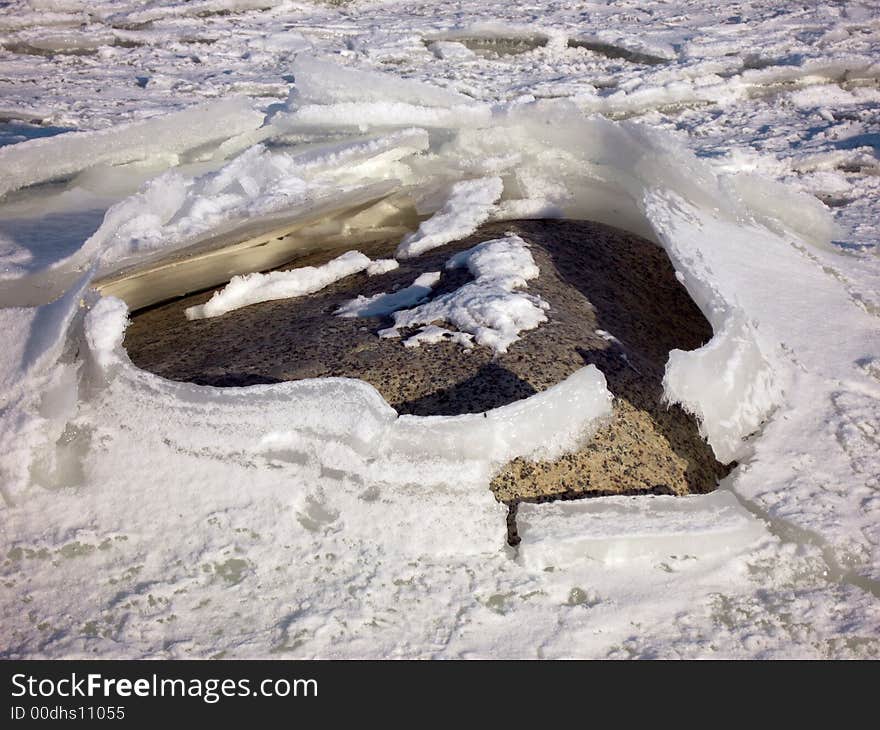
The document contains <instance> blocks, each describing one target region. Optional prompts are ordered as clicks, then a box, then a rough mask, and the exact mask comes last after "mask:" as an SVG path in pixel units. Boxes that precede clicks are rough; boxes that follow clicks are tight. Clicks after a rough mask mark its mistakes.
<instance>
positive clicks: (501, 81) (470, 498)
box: [0, 0, 880, 658]
mask: <svg viewBox="0 0 880 730" xmlns="http://www.w3.org/2000/svg"><path fill="white" fill-rule="evenodd" d="M0 45H2V48H0V144H2V145H3V146H2V147H0V196H2V197H0V307H2V309H0V321H2V329H3V332H4V335H5V343H4V347H3V349H2V352H0V380H2V386H0V387H2V391H0V392H2V398H3V401H2V406H0V408H2V410H0V479H2V483H0V488H2V513H0V524H2V538H0V540H2V545H0V561H2V562H0V572H2V584H3V591H2V593H0V612H2V613H0V615H2V618H0V626H2V631H0V636H2V644H0V651H2V656H5V657H73V656H88V657H91V656H102V657H111V656H118V657H141V656H147V657H181V658H183V657H209V656H226V657H268V656H277V657H312V656H320V657H334V656H344V657H374V656H385V657H392V656H395V657H396V656H419V657H476V656H483V657H486V656H489V657H558V656H584V657H678V656H681V657H695V656H696V657H711V656H717V657H826V656H833V657H876V656H877V655H878V654H880V478H878V474H880V320H878V317H880V286H878V284H880V235H878V230H877V225H876V221H877V220H878V219H880V174H878V173H880V161H878V154H877V150H878V144H880V114H878V112H880V88H878V79H880V62H878V60H877V59H878V58H880V53H878V51H880V10H878V9H877V8H876V6H875V5H874V4H873V3H869V2H865V3H860V2H837V3H794V2H789V1H787V0H778V1H777V2H772V1H762V2H738V3H729V4H721V3H717V2H709V1H708V0H678V1H676V0H670V1H668V2H661V1H660V0H655V1H654V2H652V1H651V0H648V1H647V2H636V1H635V0H633V1H632V2H629V1H626V0H624V1H621V2H609V3H586V2H534V3H529V4H525V3H521V4H515V3H507V2H480V3H478V2H476V1H475V0H467V1H465V2H459V3H446V4H438V3H434V2H422V3H419V2H360V1H358V0H352V2H290V1H288V0H192V1H191V2H175V1H173V0H154V1H153V2H136V1H135V0H119V1H115V0H103V2H101V1H91V2H85V0H11V1H8V0H0ZM316 211H321V212H322V215H323V214H324V213H327V214H330V213H333V214H336V215H337V218H333V216H332V215H331V216H329V219H330V220H337V219H338V220H341V221H344V223H343V224H340V225H341V228H339V229H338V230H333V231H330V232H331V233H332V234H333V235H335V236H337V238H338V236H339V235H342V234H344V233H345V231H349V230H351V231H354V232H355V233H356V232H357V231H358V230H362V229H368V228H371V227H372V228H375V227H377V226H378V227H380V228H382V227H384V228H387V229H388V230H393V229H396V228H400V227H401V226H403V227H405V228H406V229H407V230H408V231H409V232H408V233H405V234H403V235H401V244H400V247H399V248H398V252H397V255H398V256H399V257H417V256H418V255H419V254H420V253H421V252H423V251H425V250H428V249H429V248H431V247H433V246H437V245H442V244H443V243H445V242H447V241H449V240H453V239H455V238H458V237H461V236H463V235H467V234H468V233H470V232H472V231H473V230H474V229H475V228H476V227H478V226H479V225H480V224H481V223H483V222H485V221H487V220H503V219H510V218H517V217H548V216H564V217H579V218H588V219H593V220H599V221H602V222H606V223H610V224H612V225H617V226H619V227H623V228H627V229H629V230H632V231H634V232H637V233H640V234H642V235H646V236H648V237H650V238H652V239H653V240H655V241H657V242H658V243H659V244H660V245H662V246H663V247H664V248H665V249H666V251H667V252H668V254H669V256H670V258H671V260H672V262H673V264H674V266H675V268H676V271H677V274H678V276H679V279H680V280H681V281H682V283H683V284H684V285H685V287H686V288H687V289H688V291H689V293H690V294H691V296H692V297H693V299H694V301H695V302H696V303H697V304H698V305H699V306H700V308H701V309H702V311H703V312H704V314H705V315H706V317H707V319H708V320H709V321H710V323H711V324H712V327H713V330H714V332H715V336H714V337H713V339H712V340H711V341H710V342H709V343H707V344H706V345H705V346H704V347H702V348H701V349H700V350H697V351H694V352H681V351H673V352H672V353H670V358H669V363H668V366H667V372H666V379H665V381H664V386H665V392H666V396H667V398H668V399H669V400H670V401H675V402H679V403H681V404H683V405H684V406H685V407H686V408H687V409H689V410H690V411H691V412H693V413H694V414H695V415H696V416H697V417H698V418H699V419H700V421H701V427H702V431H703V433H704V435H705V436H706V438H707V439H708V440H709V443H710V444H711V445H712V447H713V449H714V450H715V453H716V455H717V456H718V458H719V459H721V460H723V461H731V460H736V461H738V462H739V466H738V467H737V468H736V469H735V470H734V471H733V472H732V473H731V475H730V476H729V477H728V478H727V479H725V481H724V483H723V484H722V485H721V489H720V490H719V491H717V492H715V493H714V494H711V495H706V496H700V497H688V498H677V499H676V498H671V497H640V498H631V497H618V498H605V499H597V500H590V501H586V502H569V503H556V504H552V505H523V506H521V507H520V514H519V531H520V535H521V536H522V539H523V540H522V543H521V544H520V546H519V547H518V548H517V549H513V548H510V547H508V546H506V545H505V539H504V538H505V532H504V517H505V510H504V509H503V508H502V507H501V506H500V505H498V504H497V503H496V502H495V501H494V499H493V498H492V496H491V494H490V492H489V491H488V482H489V479H490V476H491V474H492V471H493V469H495V468H496V467H497V466H498V465H499V464H501V463H503V462H504V461H506V460H508V459H510V458H513V457H515V456H531V457H536V458H541V457H554V456H557V455H558V454H560V453H562V452H563V451H565V450H566V449H571V448H573V447H575V446H576V445H577V444H579V443H581V442H582V441H583V439H585V438H588V437H589V434H590V432H591V430H592V429H594V428H595V427H596V426H597V424H599V423H601V421H602V419H603V418H604V417H605V416H607V414H608V411H609V408H610V398H611V397H612V396H613V394H611V393H609V392H608V388H607V385H606V382H605V379H604V377H603V375H602V374H601V373H600V372H599V371H598V370H597V369H596V368H595V367H592V366H591V367H588V368H584V369H583V370H581V371H579V372H577V373H575V374H574V375H572V376H571V377H570V378H569V379H568V380H566V381H564V382H563V383H560V384H558V385H557V386H554V387H553V388H551V389H549V390H547V391H545V392H544V393H540V394H538V395H535V396H532V397H531V398H528V399H526V400H523V401H520V402H518V403H513V404H511V405H509V406H505V407H503V408H499V409H496V410H494V411H489V412H487V413H486V414H485V417H484V416H483V415H482V414H474V415H468V416H460V417H434V418H419V417H413V416H400V417H398V415H397V414H396V413H395V412H394V411H393V410H392V409H391V408H390V407H389V406H388V404H387V403H386V402H385V401H384V400H383V399H382V397H381V396H380V395H379V394H378V393H377V392H376V391H375V390H374V389H373V388H372V387H371V386H369V385H367V384H365V383H363V382H360V381H355V380H346V379H325V380H307V381H300V382H296V383H281V384H277V385H266V386H251V387H247V388H227V389H220V388H212V387H203V386H196V385H191V384H182V383H173V382H169V381H164V380H162V379H161V378H158V377H157V376H154V375H152V374H149V373H145V372H143V371H140V370H138V369H137V368H135V367H134V366H133V365H132V364H131V362H130V361H129V360H128V358H127V357H126V355H125V352H124V350H123V348H122V346H121V345H122V338H123V333H124V329H125V324H126V317H127V308H126V306H125V304H124V303H123V302H122V301H120V300H119V299H116V298H112V297H109V296H105V297H102V296H100V295H99V294H98V293H97V292H96V291H95V290H94V289H93V288H92V287H91V284H92V283H95V282H98V283H100V282H107V281H110V280H113V279H114V277H115V278H116V279H118V278H119V277H120V276H122V275H123V274H124V273H125V272H130V271H132V270H137V269H138V267H144V266H159V265H162V264H163V262H167V261H168V260H169V257H170V256H173V255H180V252H181V251H183V250H184V249H187V248H188V247H192V248H190V249H188V250H191V251H196V250H201V249H199V247H200V246H202V247H204V246H205V245H206V241H216V240H218V239H217V238H216V237H217V236H218V235H220V234H223V235H232V234H233V233H235V232H236V231H242V230H245V229H246V227H247V226H252V225H253V224H254V221H257V222H259V221H260V220H263V219H265V220H267V221H276V222H277V221H279V220H282V219H283V220H284V221H286V224H290V223H291V222H294V223H295V222H296V221H298V220H308V219H310V218H309V217H310V216H312V217H314V216H315V214H316ZM413 220H417V221H419V222H420V225H410V223H411V222H412V221H413ZM270 227H271V226H270ZM359 227H360V228H359ZM504 241H505V240H504V239H501V243H502V244H504ZM514 243H515V242H514ZM351 248H352V249H354V248H356V246H352V247H351ZM496 248H497V247H496ZM500 249H503V251H502V250H500ZM500 249H499V251H495V250H494V249H493V250H492V251H491V252H490V253H493V255H495V254H498V255H502V254H503V255H502V258H503V259H505V261H507V259H510V260H511V261H513V260H515V265H514V264H511V265H512V266H513V267H514V268H515V269H517V271H515V272H514V273H517V272H519V273H518V274H517V276H519V277H520V279H521V281H515V282H514V281H513V280H512V279H511V280H508V279H510V277H501V276H500V275H496V276H495V277H494V278H493V272H492V271H489V270H486V271H484V269H485V267H484V266H483V265H482V263H481V262H480V261H477V260H476V258H475V254H474V253H473V252H471V253H470V259H469V260H468V261H466V262H465V261H464V260H462V261H461V262H459V264H460V265H466V266H468V267H469V268H471V269H472V270H473V271H474V275H475V276H476V277H478V278H477V281H475V282H474V284H475V285H477V284H479V283H480V281H481V280H483V288H482V289H481V296H483V295H484V294H485V292H486V291H489V290H490V289H491V288H492V287H497V288H498V289H499V291H500V293H499V294H498V296H499V297H500V298H501V299H502V300H503V298H504V296H507V297H509V298H510V299H516V300H517V301H519V302H525V304H527V305H529V306H531V308H532V309H534V310H535V311H534V312H530V316H531V319H529V320H528V322H527V324H528V326H540V321H541V320H540V317H541V316H544V309H543V307H542V306H539V304H540V303H539V302H537V301H534V299H531V298H529V297H528V295H527V288H526V286H525V285H526V279H528V278H529V277H530V275H531V274H529V276H527V275H525V274H524V273H523V272H524V271H527V270H529V267H528V261H526V258H530V257H529V256H528V253H527V249H524V248H521V247H519V246H518V245H513V244H511V241H510V240H508V241H507V244H506V246H505V245H502V246H501V247H500ZM508 249H509V250H508ZM514 249H515V250H514ZM484 253H485V251H484ZM505 257H507V258H505ZM484 258H486V262H483V263H486V265H487V266H489V265H490V264H492V262H491V261H488V259H489V258H491V257H489V256H484ZM344 263H345V264H346V265H347V264H352V267H353V270H358V271H362V270H364V269H367V270H369V269H368V268H367V267H368V266H370V261H369V260H368V259H366V257H363V256H359V255H358V254H351V255H348V258H347V259H345V260H344ZM507 263H508V264H510V261H507ZM496 264H497V262H496ZM502 264H504V262H501V264H498V265H502ZM492 265H495V264H492ZM504 265H507V264H504ZM388 266H393V264H388V263H382V264H378V268H376V270H377V271H379V270H381V269H382V268H385V267H388ZM342 268H345V266H343V267H342ZM349 268H351V267H349ZM490 268H491V266H490ZM502 268H503V266H502ZM346 271H347V269H346ZM344 273H345V272H342V271H339V272H336V271H334V272H326V271H325V272H323V274H322V272H320V271H318V270H312V271H311V272H305V273H303V272H300V273H299V274H297V275H295V276H293V277H292V278H290V277H287V279H286V280H285V281H281V282H278V283H276V282H275V281H274V280H273V281H266V280H264V279H265V277H264V279H254V278H251V279H249V281H250V284H248V286H246V287H245V289H246V290H247V291H245V292H244V294H243V296H244V299H241V298H239V299H237V300H236V302H235V306H238V305H239V304H241V303H242V302H244V301H246V300H247V297H250V296H258V297H262V294H263V293H265V292H262V293H261V292H260V291H257V289H258V288H259V287H260V286H264V285H271V286H275V287H276V289H279V290H284V292H286V294H284V295H285V296H286V295H289V294H290V292H293V293H294V294H296V293H302V292H303V291H306V290H309V287H313V286H317V285H320V284H321V282H322V281H323V280H324V279H322V278H321V277H322V276H324V275H325V274H326V276H324V278H326V279H327V280H329V279H330V278H333V276H336V274H339V275H344ZM497 273H498V272H495V274H497ZM331 274H332V276H331ZM484 274H485V275H484ZM280 278H281V279H284V278H285V277H280ZM514 278H515V277H514ZM318 279H321V281H318ZM420 279H421V277H420ZM502 279H503V280H504V281H503V282H502V283H503V284H504V285H503V286H502V285H501V284H499V281H501V280H502ZM244 280H246V277H245V278H243V279H238V280H236V281H238V282H241V281H244ZM433 281H434V280H431V282H427V280H422V282H421V284H419V286H418V287H417V288H418V289H419V290H420V291H418V292H415V293H414V296H415V294H418V296H415V298H412V299H410V300H409V301H407V302H405V303H401V302H396V303H395V304H394V308H395V309H397V310H398V311H399V312H400V313H401V315H404V314H407V313H411V312H418V311H419V310H420V309H421V308H422V307H425V306H428V305H430V304H433V303H435V302H437V301H438V300H434V301H433V302H428V304H424V303H423V299H424V298H425V297H427V296H428V295H429V294H430V290H431V287H432V286H433ZM417 283H418V282H415V283H414V285H413V286H414V287H415V286H416V284H417ZM239 286H241V285H240V284H239ZM468 286H470V285H468ZM230 288H232V287H230ZM463 290H466V287H462V289H460V290H458V292H461V291H463ZM240 293H241V292H240ZM273 293H277V291H275V290H274V289H273ZM452 303H453V302H452V300H450V302H445V303H444V306H445V304H449V305H450V306H449V307H448V308H447V309H448V311H447V310H444V316H447V317H453V314H452V310H453V309H455V307H453V306H452ZM350 304H351V312H350V314H352V315H356V310H357V308H358V306H372V304H375V303H370V302H367V301H361V300H353V302H352V303H350ZM386 304H388V302H386ZM455 304H456V307H458V303H457V302H455ZM495 304H498V302H497V301H496V302H495ZM525 304H524V305H522V306H525ZM547 304H549V305H550V310H549V313H548V315H547V316H550V317H552V305H553V303H552V302H548V303H547ZM389 306H390V305H389ZM438 306H439V304H438ZM401 307H407V308H409V307H414V308H412V309H401ZM464 309H465V310H466V309H467V308H466V307H464ZM502 309H504V307H503V306H502ZM390 311H392V310H389V312H390ZM456 311H459V310H456ZM467 311H470V310H467ZM493 311H494V310H493ZM505 311H508V310H505ZM413 316H415V315H413ZM456 316H458V315H456ZM461 316H464V315H461ZM416 319H418V320H419V321H420V322H422V320H423V318H422V317H416ZM413 323H415V322H413ZM423 323H425V324H428V322H423ZM439 329H440V328H437V327H434V329H431V328H428V329H426V330H425V331H424V332H423V333H422V335H424V336H425V344H424V346H430V338H431V336H434V335H436V336H437V337H438V338H439V337H441V336H443V334H444V333H440V334H438V333H437V332H435V331H434V330H439ZM527 329H528V327H519V326H518V325H516V326H515V330H516V331H513V336H516V333H517V332H520V331H521V335H520V336H523V337H527V336H528V332H527V331H526V330H527ZM429 330H430V331H429ZM474 331H476V330H474ZM505 332H507V330H505ZM609 336H613V333H611V334H610V335H609ZM463 339H464V338H463ZM476 341H477V342H479V341H480V340H479V336H477V338H476ZM468 344H470V343H469V342H468ZM490 344H491V343H490ZM401 346H403V345H402V344H401Z"/></svg>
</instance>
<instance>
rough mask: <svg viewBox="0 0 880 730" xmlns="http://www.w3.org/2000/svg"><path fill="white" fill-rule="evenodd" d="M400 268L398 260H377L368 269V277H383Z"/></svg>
mask: <svg viewBox="0 0 880 730" xmlns="http://www.w3.org/2000/svg"><path fill="white" fill-rule="evenodd" d="M399 267H400V263H398V261H397V259H375V260H374V261H371V262H370V265H369V266H368V267H367V275H368V276H381V275H382V274H387V273H388V272H389V271H394V269H397V268H399Z"/></svg>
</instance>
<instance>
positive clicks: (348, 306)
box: [334, 271, 440, 317]
mask: <svg viewBox="0 0 880 730" xmlns="http://www.w3.org/2000/svg"><path fill="white" fill-rule="evenodd" d="M439 280H440V272H439V271H429V272H427V273H425V274H419V276H418V277H416V280H415V281H413V283H412V284H410V285H409V286H407V287H404V288H403V289H400V290H398V291H395V292H381V293H379V294H374V295H373V296H371V297H365V296H358V297H357V299H351V300H349V301H347V302H345V303H344V304H342V305H340V306H339V307H338V308H337V310H336V311H335V312H334V314H336V315H337V316H339V317H387V316H388V315H389V314H391V313H392V312H396V311H397V310H399V309H405V308H407V307H411V306H412V305H413V304H418V303H419V302H422V301H424V299H425V298H426V297H427V296H428V295H429V294H430V293H431V290H432V289H433V288H434V286H435V285H436V284H437V282H438V281H439Z"/></svg>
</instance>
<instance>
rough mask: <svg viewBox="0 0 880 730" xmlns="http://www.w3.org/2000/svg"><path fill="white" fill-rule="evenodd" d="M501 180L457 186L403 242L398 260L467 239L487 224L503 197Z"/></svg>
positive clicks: (471, 182) (486, 180) (491, 178)
mask: <svg viewBox="0 0 880 730" xmlns="http://www.w3.org/2000/svg"><path fill="white" fill-rule="evenodd" d="M502 189H503V183H502V181H501V178H498V177H490V178H480V179H477V180H465V181H462V182H457V183H455V184H454V185H453V186H452V188H451V189H450V191H449V197H448V198H447V199H446V202H445V203H444V205H443V207H442V208H441V209H440V210H439V211H437V212H436V213H434V215H433V216H431V217H430V218H429V219H428V220H426V221H425V222H423V223H422V224H421V225H420V226H419V230H418V231H416V232H415V233H413V234H411V235H409V236H407V237H406V238H404V239H403V241H402V242H401V244H400V246H398V248H397V256H398V258H412V257H413V256H418V255H419V254H422V253H425V251H430V250H431V249H432V248H437V247H438V246H442V245H443V244H445V243H449V242H450V241H455V240H456V239H459V238H464V237H465V236H469V235H470V234H471V233H473V232H474V231H475V230H477V228H478V227H479V225H480V224H481V223H485V222H486V221H487V220H488V219H489V216H490V215H491V213H492V204H493V203H495V202H496V201H497V200H498V198H500V197H501V191H502Z"/></svg>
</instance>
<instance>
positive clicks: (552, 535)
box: [517, 489, 769, 570]
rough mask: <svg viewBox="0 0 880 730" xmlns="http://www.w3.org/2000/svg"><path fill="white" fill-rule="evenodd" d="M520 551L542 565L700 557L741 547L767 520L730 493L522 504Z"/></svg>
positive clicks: (531, 563)
mask: <svg viewBox="0 0 880 730" xmlns="http://www.w3.org/2000/svg"><path fill="white" fill-rule="evenodd" d="M517 527H518V530H519V535H520V537H521V538H522V542H521V543H520V547H519V550H520V553H521V554H522V556H523V559H524V561H525V563H526V565H528V566H529V567H530V568H534V569H538V570H543V569H545V568H550V567H554V568H558V567H562V566H565V565H570V564H574V563H579V562H582V561H583V559H584V558H591V559H593V560H599V561H601V562H603V563H605V564H612V565H613V564H615V563H622V562H626V561H628V560H634V559H639V558H654V559H657V560H665V559H667V558H668V557H669V556H671V555H677V556H689V557H693V558H701V557H706V556H709V555H719V554H725V553H731V552H735V551H737V550H740V549H743V548H745V547H747V546H749V545H751V544H752V543H754V542H755V541H756V540H758V539H760V538H761V537H763V536H767V535H768V534H769V533H768V532H767V529H766V527H765V526H764V524H763V523H762V522H761V521H760V520H758V519H757V518H755V517H754V516H753V515H751V514H750V513H749V512H748V511H747V510H746V509H745V507H743V506H742V505H741V504H740V503H739V501H738V500H737V498H736V497H735V496H734V494H733V493H732V492H730V491H727V490H724V489H719V490H718V491H716V492H712V493H711V494H705V495H698V496H693V497H667V496H639V497H600V498H595V499H585V500H578V501H570V502H553V503H545V504H527V503H521V504H520V505H519V509H518V511H517Z"/></svg>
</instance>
